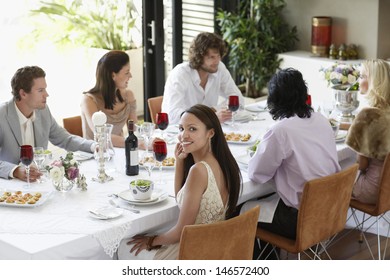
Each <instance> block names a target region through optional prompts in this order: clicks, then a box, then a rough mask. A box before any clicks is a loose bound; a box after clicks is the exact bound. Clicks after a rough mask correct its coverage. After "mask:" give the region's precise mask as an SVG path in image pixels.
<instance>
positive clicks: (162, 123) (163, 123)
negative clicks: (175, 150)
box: [156, 113, 169, 139]
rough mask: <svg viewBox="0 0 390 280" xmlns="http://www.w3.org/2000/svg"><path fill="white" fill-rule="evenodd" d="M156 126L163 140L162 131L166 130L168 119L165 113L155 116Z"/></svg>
mask: <svg viewBox="0 0 390 280" xmlns="http://www.w3.org/2000/svg"><path fill="white" fill-rule="evenodd" d="M156 124H157V127H158V128H159V129H160V130H161V138H162V139H164V130H165V129H167V127H168V125H169V119H168V114H167V113H157V114H156Z"/></svg>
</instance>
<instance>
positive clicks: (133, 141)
mask: <svg viewBox="0 0 390 280" xmlns="http://www.w3.org/2000/svg"><path fill="white" fill-rule="evenodd" d="M127 129H128V131H129V136H127V138H126V141H125V153H126V175H129V176H135V175H138V173H139V165H138V138H137V136H135V134H134V122H133V120H129V121H128V123H127Z"/></svg>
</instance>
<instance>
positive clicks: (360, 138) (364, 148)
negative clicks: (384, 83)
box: [346, 107, 390, 160]
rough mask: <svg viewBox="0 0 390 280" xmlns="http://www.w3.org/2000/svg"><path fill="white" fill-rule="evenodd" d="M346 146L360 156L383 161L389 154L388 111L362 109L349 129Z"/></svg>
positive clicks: (389, 114)
mask: <svg viewBox="0 0 390 280" xmlns="http://www.w3.org/2000/svg"><path fill="white" fill-rule="evenodd" d="M346 144H347V145H348V146H349V147H351V148H352V149H353V150H354V151H355V152H357V153H358V154H360V155H363V156H366V157H368V158H376V159H379V160H384V159H385V157H386V155H387V154H388V153H389V152H390V109H378V108H375V107H370V108H364V109H362V110H361V111H360V113H359V114H357V116H356V118H355V120H354V121H353V123H352V125H351V127H350V128H349V131H348V135H347V139H346Z"/></svg>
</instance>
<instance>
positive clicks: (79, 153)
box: [73, 151, 93, 161]
mask: <svg viewBox="0 0 390 280" xmlns="http://www.w3.org/2000/svg"><path fill="white" fill-rule="evenodd" d="M73 156H74V157H73V158H74V159H75V160H77V161H83V160H88V159H91V158H93V154H92V153H87V152H83V151H77V152H74V153H73Z"/></svg>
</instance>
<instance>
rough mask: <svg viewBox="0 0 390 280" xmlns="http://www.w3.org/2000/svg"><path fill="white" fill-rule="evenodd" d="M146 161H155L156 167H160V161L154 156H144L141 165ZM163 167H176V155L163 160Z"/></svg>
mask: <svg viewBox="0 0 390 280" xmlns="http://www.w3.org/2000/svg"><path fill="white" fill-rule="evenodd" d="M145 161H148V162H154V163H155V167H157V168H159V167H160V162H159V161H156V160H155V159H154V158H152V157H145V158H142V159H141V160H140V161H139V165H140V166H143V165H144V163H145ZM162 169H175V158H174V157H167V158H166V159H164V160H163V162H162Z"/></svg>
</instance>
